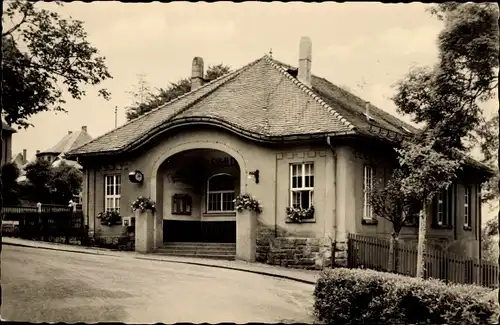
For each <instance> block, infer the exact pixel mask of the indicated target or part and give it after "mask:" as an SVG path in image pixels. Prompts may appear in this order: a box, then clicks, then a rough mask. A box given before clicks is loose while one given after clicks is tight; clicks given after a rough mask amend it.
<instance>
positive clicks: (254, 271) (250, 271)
mask: <svg viewBox="0 0 500 325" xmlns="http://www.w3.org/2000/svg"><path fill="white" fill-rule="evenodd" d="M135 258H136V259H138V260H147V261H159V262H168V263H178V264H189V265H197V266H207V267H214V268H219V269H226V270H234V271H241V272H247V273H254V274H260V275H266V276H271V277H274V278H280V279H286V280H292V281H296V282H301V283H305V284H312V285H315V284H316V281H309V280H305V279H300V278H295V277H291V276H288V275H283V274H276V273H270V272H265V271H257V270H249V269H244V268H239V267H232V266H225V265H215V264H208V263H207V264H205V263H199V262H185V261H173V260H167V259H162V260H160V259H155V258H149V257H135Z"/></svg>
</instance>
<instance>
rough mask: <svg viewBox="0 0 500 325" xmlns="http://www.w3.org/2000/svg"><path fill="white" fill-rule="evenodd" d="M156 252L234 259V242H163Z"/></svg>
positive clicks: (170, 254)
mask: <svg viewBox="0 0 500 325" xmlns="http://www.w3.org/2000/svg"><path fill="white" fill-rule="evenodd" d="M155 253H156V254H160V255H167V256H179V257H199V258H213V259H224V260H234V259H235V257H236V244H230V243H229V244H228V243H165V244H164V245H163V247H161V248H159V249H157V250H156V251H155Z"/></svg>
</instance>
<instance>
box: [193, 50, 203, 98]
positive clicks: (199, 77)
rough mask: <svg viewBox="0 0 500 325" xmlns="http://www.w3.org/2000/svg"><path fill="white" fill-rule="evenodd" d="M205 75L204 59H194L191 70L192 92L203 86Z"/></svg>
mask: <svg viewBox="0 0 500 325" xmlns="http://www.w3.org/2000/svg"><path fill="white" fill-rule="evenodd" d="M203 74H204V72H203V59H202V58H200V57H198V56H197V57H195V58H194V59H193V67H192V70H191V91H193V90H195V89H196V88H199V87H201V86H203V82H204V79H203Z"/></svg>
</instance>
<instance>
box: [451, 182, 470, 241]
mask: <svg viewBox="0 0 500 325" xmlns="http://www.w3.org/2000/svg"><path fill="white" fill-rule="evenodd" d="M457 188H458V183H457V184H453V192H454V193H453V196H454V198H453V199H454V200H453V201H452V202H455V211H453V212H454V217H453V219H454V220H453V223H454V227H453V228H454V232H453V235H454V237H455V240H457V237H458V236H457V231H458V218H457V211H458V197H457V194H458V189H457ZM469 201H470V198H469ZM469 205H470V203H469ZM471 215H472V214H471Z"/></svg>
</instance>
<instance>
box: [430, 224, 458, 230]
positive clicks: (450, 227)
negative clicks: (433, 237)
mask: <svg viewBox="0 0 500 325" xmlns="http://www.w3.org/2000/svg"><path fill="white" fill-rule="evenodd" d="M432 228H434V229H453V225H438V224H433V225H432Z"/></svg>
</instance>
